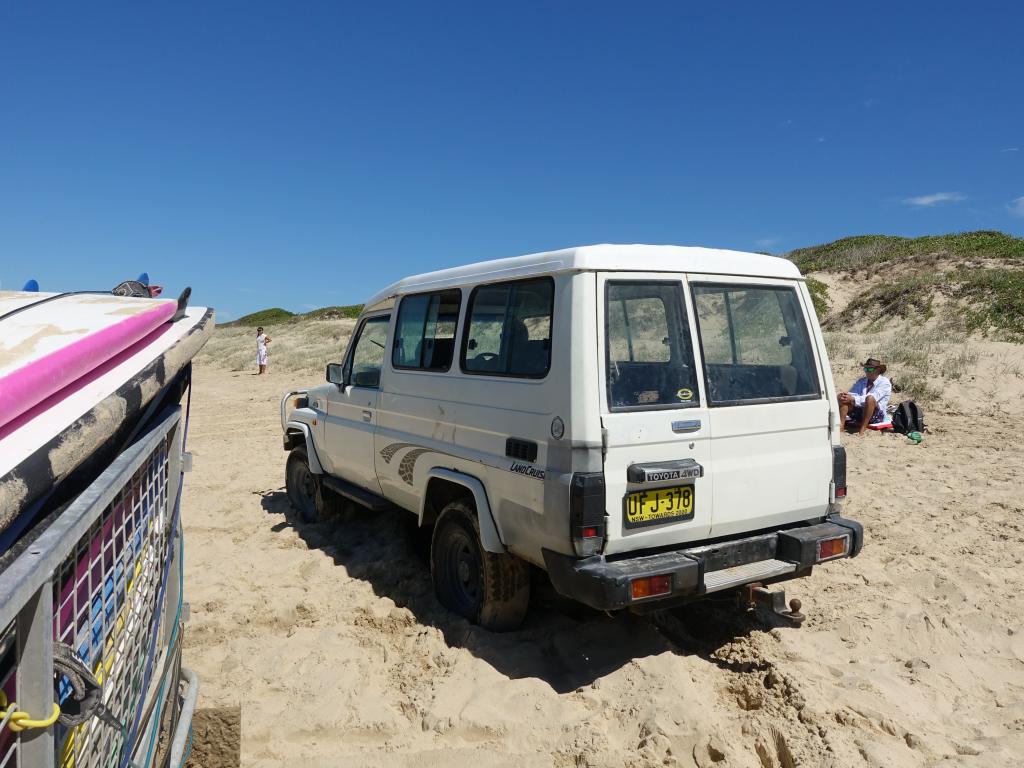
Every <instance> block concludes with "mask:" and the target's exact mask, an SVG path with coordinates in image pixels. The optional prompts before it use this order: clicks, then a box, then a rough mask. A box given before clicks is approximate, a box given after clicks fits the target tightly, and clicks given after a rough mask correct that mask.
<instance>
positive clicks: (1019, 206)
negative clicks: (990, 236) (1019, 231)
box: [1006, 195, 1024, 219]
mask: <svg viewBox="0 0 1024 768" xmlns="http://www.w3.org/2000/svg"><path fill="white" fill-rule="evenodd" d="M1006 207H1007V208H1009V209H1010V214H1011V215H1013V216H1016V217H1017V218H1020V219H1024V195H1021V196H1020V197H1018V198H1017V199H1016V200H1011V201H1010V204H1009V205H1007V206H1006Z"/></svg>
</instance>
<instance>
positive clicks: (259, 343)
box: [256, 325, 270, 376]
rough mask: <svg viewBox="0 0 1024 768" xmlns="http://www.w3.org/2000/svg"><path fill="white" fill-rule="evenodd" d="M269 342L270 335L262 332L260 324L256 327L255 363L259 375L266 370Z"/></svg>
mask: <svg viewBox="0 0 1024 768" xmlns="http://www.w3.org/2000/svg"><path fill="white" fill-rule="evenodd" d="M269 343H270V337H269V336H267V334H265V333H264V332H263V326H262V325H261V326H260V327H259V328H257V329H256V365H258V366H259V369H260V372H259V374H257V375H259V376H262V375H263V374H264V373H266V372H267V344H269Z"/></svg>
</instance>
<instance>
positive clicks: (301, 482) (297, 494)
mask: <svg viewBox="0 0 1024 768" xmlns="http://www.w3.org/2000/svg"><path fill="white" fill-rule="evenodd" d="M291 487H292V489H293V491H294V492H293V494H292V496H293V498H292V503H293V504H294V505H295V506H296V507H297V508H298V510H299V513H300V514H301V515H302V518H303V519H304V520H310V519H312V518H313V517H315V515H316V482H315V481H314V479H313V473H312V472H310V471H309V467H307V466H306V465H305V463H303V462H301V461H296V462H294V463H293V464H292V483H291Z"/></svg>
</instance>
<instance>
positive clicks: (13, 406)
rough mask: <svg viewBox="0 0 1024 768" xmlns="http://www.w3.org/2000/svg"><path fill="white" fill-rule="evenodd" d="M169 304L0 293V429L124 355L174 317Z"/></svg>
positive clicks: (89, 296)
mask: <svg viewBox="0 0 1024 768" xmlns="http://www.w3.org/2000/svg"><path fill="white" fill-rule="evenodd" d="M175 310H176V304H175V302H173V301H156V300H152V299H131V298H123V297H119V296H110V295H104V294H63V295H62V294H52V293H29V292H21V291H19V292H7V293H0V427H3V426H4V425H5V424H7V423H9V422H11V421H12V420H14V419H15V418H17V417H18V416H20V415H21V414H23V413H25V412H26V411H28V410H29V409H30V408H33V407H34V406H36V405H38V404H39V403H41V402H43V401H44V400H46V399H47V398H48V397H50V396H52V395H53V394H54V393H56V392H57V391H59V390H61V389H63V388H64V387H66V386H68V384H70V383H72V382H74V381H77V380H78V379H81V378H82V377H83V376H85V375H86V374H88V373H89V372H90V371H91V370H93V369H94V368H96V367H97V366H100V365H102V364H103V363H105V362H106V361H107V360H109V359H111V358H112V357H114V356H115V355H117V354H119V353H120V352H122V351H124V350H125V349H127V348H128V347H130V346H131V345H132V344H134V343H135V342H137V341H138V340H139V339H141V338H143V337H144V336H146V335H147V334H149V333H150V332H151V331H153V329H155V328H156V327H157V326H159V325H160V324H162V323H166V322H167V321H168V320H169V319H170V318H171V317H172V316H173V315H174V313H175Z"/></svg>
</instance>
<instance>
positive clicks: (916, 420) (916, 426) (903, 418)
mask: <svg viewBox="0 0 1024 768" xmlns="http://www.w3.org/2000/svg"><path fill="white" fill-rule="evenodd" d="M892 428H893V429H894V430H896V431H897V432H899V433H900V434H901V435H906V434H909V433H911V432H924V430H925V426H924V411H922V410H921V407H920V406H919V405H918V404H917V403H915V402H914V401H913V400H904V401H903V402H902V403H900V404H899V405H898V406H896V410H895V411H894V412H893V414H892Z"/></svg>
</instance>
